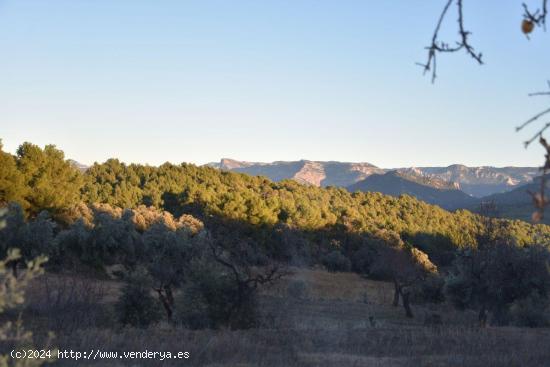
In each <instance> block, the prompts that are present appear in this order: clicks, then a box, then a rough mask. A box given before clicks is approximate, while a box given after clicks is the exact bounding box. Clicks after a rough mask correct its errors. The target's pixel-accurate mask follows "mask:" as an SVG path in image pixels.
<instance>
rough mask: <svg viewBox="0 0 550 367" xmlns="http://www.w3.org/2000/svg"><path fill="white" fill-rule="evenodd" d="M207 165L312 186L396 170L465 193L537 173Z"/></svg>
mask: <svg viewBox="0 0 550 367" xmlns="http://www.w3.org/2000/svg"><path fill="white" fill-rule="evenodd" d="M208 165H209V166H212V167H216V168H219V169H222V170H227V171H236V172H242V173H247V174H250V175H261V176H267V177H268V178H270V179H272V180H274V181H280V180H283V179H294V180H296V181H298V182H301V183H304V184H308V185H315V186H323V187H324V186H340V187H348V186H350V185H353V184H354V183H356V182H359V181H361V180H364V179H365V178H367V177H369V176H370V175H372V174H384V173H387V172H389V171H397V172H399V173H400V174H403V175H405V176H406V177H405V178H406V179H407V180H409V181H414V182H416V183H419V184H424V185H428V186H432V187H435V188H437V189H442V190H462V191H464V192H465V193H467V194H468V195H472V196H476V197H483V196H486V195H491V194H495V193H499V192H506V191H510V190H512V189H514V188H515V187H517V186H520V185H523V184H527V183H529V182H531V181H532V180H533V178H534V177H536V176H537V175H538V174H539V169H538V168H536V167H500V168H499V167H491V166H480V167H468V166H466V165H464V164H451V165H449V166H447V167H416V166H415V167H404V168H397V169H392V170H390V169H383V168H379V167H377V166H375V165H373V164H371V163H367V162H360V163H352V162H338V161H312V160H307V159H301V160H298V161H275V162H271V163H263V162H247V161H238V160H235V159H231V158H223V159H221V160H220V163H209V164H208Z"/></svg>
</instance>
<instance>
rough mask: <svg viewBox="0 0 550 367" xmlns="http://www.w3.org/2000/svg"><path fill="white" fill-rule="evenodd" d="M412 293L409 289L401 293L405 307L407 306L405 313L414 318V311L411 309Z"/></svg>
mask: <svg viewBox="0 0 550 367" xmlns="http://www.w3.org/2000/svg"><path fill="white" fill-rule="evenodd" d="M409 297H410V294H409V292H408V291H406V292H402V293H401V298H403V307H404V308H405V315H406V316H407V317H410V318H413V317H414V316H413V313H412V310H411V304H410V302H409Z"/></svg>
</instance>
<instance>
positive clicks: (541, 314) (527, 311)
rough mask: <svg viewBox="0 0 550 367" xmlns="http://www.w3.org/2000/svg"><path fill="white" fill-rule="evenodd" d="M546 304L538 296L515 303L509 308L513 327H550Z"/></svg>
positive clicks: (545, 301) (534, 295)
mask: <svg viewBox="0 0 550 367" xmlns="http://www.w3.org/2000/svg"><path fill="white" fill-rule="evenodd" d="M547 307H548V302H547V300H545V299H543V298H542V297H541V296H539V295H538V294H532V295H530V296H529V297H527V298H525V299H522V300H519V301H516V302H514V303H513V304H512V306H511V307H510V319H511V321H512V324H513V325H516V326H525V327H547V326H550V319H549V317H548V310H547Z"/></svg>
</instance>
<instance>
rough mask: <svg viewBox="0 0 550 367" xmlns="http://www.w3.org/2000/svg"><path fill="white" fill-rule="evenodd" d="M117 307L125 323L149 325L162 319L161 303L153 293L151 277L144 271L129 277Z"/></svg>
mask: <svg viewBox="0 0 550 367" xmlns="http://www.w3.org/2000/svg"><path fill="white" fill-rule="evenodd" d="M115 307H116V311H117V315H118V319H119V321H120V322H121V323H122V324H123V325H132V326H136V327H147V326H149V325H150V324H153V323H156V322H158V321H159V320H160V319H161V312H160V305H159V303H158V301H157V300H156V299H155V298H154V297H153V296H152V295H151V283H150V279H149V278H148V277H147V276H146V275H145V274H143V273H138V274H134V275H132V276H131V277H129V278H128V279H127V281H126V284H125V285H124V287H123V288H122V295H121V296H120V298H119V300H118V302H117V304H116V306H115Z"/></svg>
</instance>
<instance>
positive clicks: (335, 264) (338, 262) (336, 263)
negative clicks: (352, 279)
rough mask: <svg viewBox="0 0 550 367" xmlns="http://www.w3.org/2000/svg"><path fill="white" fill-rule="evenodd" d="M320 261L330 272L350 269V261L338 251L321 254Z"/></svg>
mask: <svg viewBox="0 0 550 367" xmlns="http://www.w3.org/2000/svg"><path fill="white" fill-rule="evenodd" d="M321 262H322V263H323V265H324V266H325V267H326V268H327V270H328V271H330V272H337V271H350V270H351V261H350V260H349V259H348V258H347V257H345V256H344V255H342V253H340V251H336V250H334V251H332V252H330V253H328V254H327V255H325V256H323V258H322V260H321Z"/></svg>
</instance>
